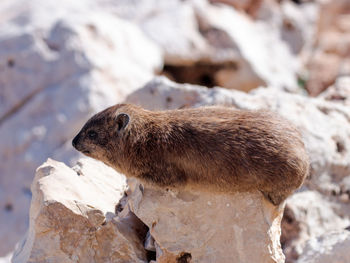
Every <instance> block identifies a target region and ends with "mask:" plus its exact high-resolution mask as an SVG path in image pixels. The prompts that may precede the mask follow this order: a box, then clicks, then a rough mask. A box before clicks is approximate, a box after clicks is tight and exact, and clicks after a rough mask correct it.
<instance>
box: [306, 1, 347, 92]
mask: <svg viewBox="0 0 350 263" xmlns="http://www.w3.org/2000/svg"><path fill="white" fill-rule="evenodd" d="M349 14H350V2H349V1H348V0H339V1H323V3H322V4H321V7H320V14H319V16H320V18H319V21H318V33H317V36H316V39H315V44H314V47H313V50H312V51H311V52H310V53H311V54H310V59H309V61H308V63H307V68H308V76H307V82H306V88H307V89H308V91H309V93H310V94H311V95H313V96H315V95H318V94H319V93H321V92H322V91H324V90H325V89H327V88H328V87H329V86H330V85H332V84H334V82H335V80H336V79H337V77H339V76H342V75H350V61H349V55H350V15H349Z"/></svg>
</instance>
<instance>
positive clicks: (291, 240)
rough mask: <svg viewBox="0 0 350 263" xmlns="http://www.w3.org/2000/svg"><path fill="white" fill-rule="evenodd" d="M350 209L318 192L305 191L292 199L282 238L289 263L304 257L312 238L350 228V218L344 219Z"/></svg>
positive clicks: (296, 194) (288, 201)
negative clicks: (301, 256)
mask: <svg viewBox="0 0 350 263" xmlns="http://www.w3.org/2000/svg"><path fill="white" fill-rule="evenodd" d="M348 207H349V205H347V206H342V204H340V203H337V202H334V201H333V202H332V201H331V200H330V199H329V198H327V197H326V196H323V195H321V194H320V193H319V192H317V191H303V192H298V193H295V194H294V195H292V196H290V197H289V198H288V199H287V204H286V208H285V214H284V218H283V220H282V229H284V232H283V234H282V237H281V243H282V245H283V247H284V253H285V255H286V257H287V259H288V260H287V262H294V261H293V260H296V259H298V257H299V256H300V255H303V249H304V247H305V245H306V243H307V241H308V240H309V239H310V238H314V237H317V236H320V235H323V234H325V233H329V232H330V231H334V230H339V229H344V228H346V227H347V226H349V225H350V217H349V214H348V213H346V216H344V214H343V212H342V211H345V210H346V209H348Z"/></svg>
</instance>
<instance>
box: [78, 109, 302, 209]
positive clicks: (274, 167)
mask: <svg viewBox="0 0 350 263" xmlns="http://www.w3.org/2000/svg"><path fill="white" fill-rule="evenodd" d="M73 146H74V147H75V148H76V149H77V150H78V151H80V152H82V153H84V154H85V155H87V156H90V157H92V158H95V159H97V160H100V161H102V162H104V163H105V164H107V165H109V166H111V167H113V168H114V169H115V170H117V171H118V172H120V173H123V174H125V175H126V176H127V177H136V178H138V179H140V180H141V181H142V182H144V183H146V184H152V185H156V186H160V187H175V188H176V187H181V188H183V187H185V186H191V187H200V188H202V189H208V190H210V191H223V192H237V191H251V190H259V191H261V192H262V193H263V194H264V195H265V197H267V198H268V199H269V200H270V201H271V202H272V203H273V204H275V205H278V204H280V203H281V202H282V201H283V200H285V199H286V198H287V196H288V195H290V194H291V193H292V192H293V191H294V190H295V189H297V188H298V187H300V186H301V184H302V183H303V180H304V178H305V177H306V175H307V174H308V170H309V162H308V156H307V154H306V151H305V148H304V144H303V142H302V140H301V136H300V133H299V132H298V131H297V129H296V128H295V127H294V126H293V125H292V124H291V123H289V122H288V121H286V120H284V119H282V118H281V117H279V116H277V115H276V114H274V113H272V112H268V111H250V110H237V109H234V108H228V107H217V106H213V107H202V108H192V109H181V110H167V111H149V110H145V109H142V108H140V107H137V106H134V105H130V104H118V105H115V106H113V107H110V108H107V109H106V110H104V111H102V112H100V113H98V114H96V115H95V116H93V117H92V118H91V119H90V120H89V121H88V122H87V123H86V124H85V125H84V127H83V128H82V129H81V131H80V132H79V134H78V135H77V136H76V137H75V138H74V140H73Z"/></svg>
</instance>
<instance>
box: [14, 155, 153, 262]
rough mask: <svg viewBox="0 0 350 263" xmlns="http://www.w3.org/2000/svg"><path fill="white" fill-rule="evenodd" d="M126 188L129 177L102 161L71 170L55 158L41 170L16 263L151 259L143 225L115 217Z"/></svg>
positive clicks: (83, 164)
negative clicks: (144, 245)
mask: <svg viewBox="0 0 350 263" xmlns="http://www.w3.org/2000/svg"><path fill="white" fill-rule="evenodd" d="M125 189H126V182H125V177H123V176H121V175H119V174H117V173H116V172H114V170H112V169H111V168H109V167H107V166H105V165H103V164H102V163H100V162H97V161H94V160H91V159H82V160H80V161H79V163H78V165H77V166H75V167H73V169H71V168H69V167H67V166H65V165H64V164H63V163H60V162H56V161H53V160H50V159H49V160H48V161H47V162H46V163H44V164H43V165H42V166H40V167H39V168H38V170H37V172H36V176H35V178H34V181H33V184H32V192H33V199H32V203H31V208H30V226H29V230H28V232H27V235H26V237H25V238H24V240H23V241H22V243H20V244H19V247H18V248H17V250H16V251H15V253H14V257H13V259H12V262H15V263H20V262H23V263H24V262H146V252H145V250H144V249H143V244H142V240H141V239H140V238H141V237H140V231H144V230H145V228H144V226H143V224H142V223H139V224H138V222H135V217H134V218H132V217H131V216H130V215H127V216H126V217H124V218H119V219H118V220H114V219H113V216H114V215H115V214H114V212H115V206H116V205H117V204H118V202H119V201H120V199H121V198H122V197H123V195H124V191H125ZM128 216H129V218H128ZM137 221H139V220H137ZM131 224H133V227H131V226H130V225H131ZM138 226H140V229H138Z"/></svg>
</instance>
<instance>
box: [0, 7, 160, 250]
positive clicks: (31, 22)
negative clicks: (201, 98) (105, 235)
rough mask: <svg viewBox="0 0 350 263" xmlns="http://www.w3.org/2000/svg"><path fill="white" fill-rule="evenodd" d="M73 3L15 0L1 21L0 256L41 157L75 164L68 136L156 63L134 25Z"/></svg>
mask: <svg viewBox="0 0 350 263" xmlns="http://www.w3.org/2000/svg"><path fill="white" fill-rule="evenodd" d="M25 2H26V1H25ZM40 3H41V4H42V5H40ZM70 3H72V4H70ZM74 3H75V4H74ZM79 3H80V4H79ZM79 3H76V2H75V1H62V2H61V1H60V2H59V3H58V2H57V1H38V0H33V1H31V4H28V3H24V2H23V1H14V2H13V4H9V5H8V6H9V7H8V10H7V9H5V11H6V10H7V11H8V12H7V14H8V16H2V17H1V22H2V25H3V26H2V27H1V28H0V86H1V89H0V115H1V116H0V134H1V138H0V160H1V166H0V174H1V176H0V208H1V210H0V224H5V222H6V225H7V227H6V228H3V227H1V228H0V255H5V254H6V253H7V252H9V251H11V250H12V249H13V246H14V245H15V244H16V242H18V240H19V238H20V237H21V236H22V235H23V234H24V232H25V230H26V228H27V224H28V219H27V213H28V208H29V203H30V198H31V194H30V190H29V187H30V183H31V181H32V174H33V172H34V170H35V168H36V167H37V166H38V165H39V164H40V163H42V162H43V161H44V160H45V159H46V158H47V157H48V156H53V157H55V158H57V159H58V160H61V161H66V162H72V161H74V159H76V158H77V155H78V152H76V151H75V150H73V148H72V147H71V138H72V137H73V136H74V135H75V134H76V132H77V131H78V130H79V129H80V128H81V126H82V125H83V124H84V122H85V121H86V120H87V119H88V118H89V117H90V116H91V115H92V114H93V113H95V112H97V111H99V110H102V109H103V108H105V107H107V106H109V105H112V104H115V103H117V102H120V101H122V100H123V98H125V96H126V95H127V94H128V93H130V92H131V91H133V90H135V89H136V88H137V87H138V86H140V85H143V83H145V82H146V81H148V80H149V79H150V78H152V76H153V74H154V72H155V71H156V70H157V69H158V68H159V67H161V65H162V55H161V51H160V50H159V49H158V48H157V46H156V45H155V44H153V43H152V42H151V41H150V40H149V39H148V38H146V37H145V36H144V34H143V33H142V32H141V30H140V29H138V28H137V27H136V26H135V25H132V24H131V23H129V22H127V21H124V20H121V19H118V18H117V17H114V16H112V15H110V14H108V13H106V12H102V11H101V9H99V8H98V7H96V5H95V8H92V5H90V4H91V1H87V2H84V1H83V2H79ZM84 3H85V4H86V6H84ZM21 4H23V5H21ZM56 5H57V8H56ZM52 6H55V8H52V9H48V8H49V7H52ZM14 7H18V9H17V10H16V11H15V10H13V9H11V8H14ZM88 8H91V10H88ZM76 9H79V10H80V11H79V12H74V10H76ZM11 10H12V13H11ZM48 10H50V11H48ZM65 10H66V13H65V12H64V11H65ZM0 12H2V11H0ZM72 12H73V13H72ZM5 13H6V12H4V14H5ZM10 14H11V15H10ZM3 102H4V103H3ZM4 207H5V209H4Z"/></svg>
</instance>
